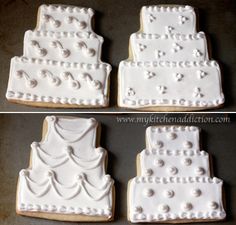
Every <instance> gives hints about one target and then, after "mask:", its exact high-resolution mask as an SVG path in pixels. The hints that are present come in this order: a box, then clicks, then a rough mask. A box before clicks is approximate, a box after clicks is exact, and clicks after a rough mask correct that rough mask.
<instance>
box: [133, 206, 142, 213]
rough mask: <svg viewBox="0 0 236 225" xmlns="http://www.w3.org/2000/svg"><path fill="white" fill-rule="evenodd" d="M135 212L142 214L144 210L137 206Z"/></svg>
mask: <svg viewBox="0 0 236 225" xmlns="http://www.w3.org/2000/svg"><path fill="white" fill-rule="evenodd" d="M134 211H135V212H137V213H142V212H143V208H142V207H141V206H136V207H135V208H134Z"/></svg>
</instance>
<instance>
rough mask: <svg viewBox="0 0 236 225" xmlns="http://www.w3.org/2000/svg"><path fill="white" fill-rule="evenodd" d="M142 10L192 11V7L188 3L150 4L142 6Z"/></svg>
mask: <svg viewBox="0 0 236 225" xmlns="http://www.w3.org/2000/svg"><path fill="white" fill-rule="evenodd" d="M142 10H147V11H149V12H193V11H194V8H193V7H192V6H189V5H185V6H184V5H179V6H175V5H150V6H143V7H142Z"/></svg>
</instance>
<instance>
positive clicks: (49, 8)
mask: <svg viewBox="0 0 236 225" xmlns="http://www.w3.org/2000/svg"><path fill="white" fill-rule="evenodd" d="M93 15H94V11H93V10H92V9H91V8H81V7H75V6H67V5H41V6H40V7H39V15H38V16H39V18H40V20H39V21H38V26H37V30H42V31H63V32H71V31H72V32H74V31H92V27H91V19H92V17H93Z"/></svg>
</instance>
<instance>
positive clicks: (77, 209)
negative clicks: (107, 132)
mask: <svg viewBox="0 0 236 225" xmlns="http://www.w3.org/2000/svg"><path fill="white" fill-rule="evenodd" d="M97 128H98V123H97V122H96V121H95V120H94V119H83V118H71V117H55V116H48V117H46V119H45V121H44V126H43V140H42V141H41V142H33V143H32V145H31V157H30V166H29V168H28V169H23V170H21V171H20V173H19V180H18V186H17V200H16V211H17V213H18V214H21V215H26V216H33V217H42V218H47V219H54V220H65V221H108V220H112V219H113V214H114V201H115V200H114V199H115V196H114V194H115V193H114V185H113V184H114V181H113V180H112V179H111V177H110V175H106V166H105V162H106V160H107V153H106V150H104V149H103V148H101V147H96V143H97V142H96V136H97V132H98V131H97Z"/></svg>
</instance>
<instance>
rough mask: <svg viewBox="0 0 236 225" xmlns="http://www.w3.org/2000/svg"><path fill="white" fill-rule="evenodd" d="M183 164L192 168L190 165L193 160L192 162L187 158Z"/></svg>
mask: <svg viewBox="0 0 236 225" xmlns="http://www.w3.org/2000/svg"><path fill="white" fill-rule="evenodd" d="M183 164H184V165H185V166H190V165H191V164H192V160H191V159H190V158H185V159H184V160H183Z"/></svg>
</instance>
